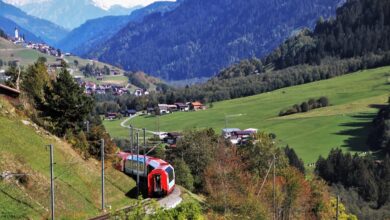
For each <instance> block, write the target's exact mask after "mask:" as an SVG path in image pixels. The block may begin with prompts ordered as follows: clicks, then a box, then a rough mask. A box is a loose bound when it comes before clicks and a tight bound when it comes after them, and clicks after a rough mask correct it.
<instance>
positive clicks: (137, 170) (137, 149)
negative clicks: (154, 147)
mask: <svg viewBox="0 0 390 220" xmlns="http://www.w3.org/2000/svg"><path fill="white" fill-rule="evenodd" d="M136 140H137V143H136V145H137V146H136V147H137V197H138V195H139V162H138V160H139V159H138V158H139V132H138V131H137V139H136Z"/></svg>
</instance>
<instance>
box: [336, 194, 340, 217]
mask: <svg viewBox="0 0 390 220" xmlns="http://www.w3.org/2000/svg"><path fill="white" fill-rule="evenodd" d="M339 200H340V197H339V196H337V200H336V220H339Z"/></svg>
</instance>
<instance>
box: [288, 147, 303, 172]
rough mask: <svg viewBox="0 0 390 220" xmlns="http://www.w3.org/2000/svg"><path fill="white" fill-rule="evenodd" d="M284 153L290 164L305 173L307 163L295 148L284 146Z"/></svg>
mask: <svg viewBox="0 0 390 220" xmlns="http://www.w3.org/2000/svg"><path fill="white" fill-rule="evenodd" d="M284 153H285V154H286V156H287V158H288V161H289V164H290V166H293V167H295V168H297V169H298V170H299V171H300V172H301V173H303V174H304V173H305V165H304V163H303V160H302V159H300V158H298V155H297V154H296V153H295V151H294V149H293V148H290V147H289V146H288V145H287V146H286V147H285V148H284Z"/></svg>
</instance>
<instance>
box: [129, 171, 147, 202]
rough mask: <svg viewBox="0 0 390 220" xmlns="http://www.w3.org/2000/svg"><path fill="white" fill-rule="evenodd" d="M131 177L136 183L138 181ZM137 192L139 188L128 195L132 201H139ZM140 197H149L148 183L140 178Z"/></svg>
mask: <svg viewBox="0 0 390 220" xmlns="http://www.w3.org/2000/svg"><path fill="white" fill-rule="evenodd" d="M129 176H130V177H132V178H133V179H134V181H137V177H136V176H131V175H129ZM137 191H138V189H137V186H135V187H134V188H132V189H131V190H130V191H128V192H127V193H126V196H127V197H129V198H132V199H137V198H138V195H137ZM139 195H142V198H147V197H148V183H147V180H146V178H140V187H139Z"/></svg>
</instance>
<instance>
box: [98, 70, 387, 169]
mask: <svg viewBox="0 0 390 220" xmlns="http://www.w3.org/2000/svg"><path fill="white" fill-rule="evenodd" d="M389 76H390V67H383V68H378V69H372V70H365V71H359V72H356V73H353V74H348V75H345V76H341V77H337V78H333V79H329V80H324V81H319V82H314V83H310V84H305V85H300V86H295V87H289V88H284V89H279V90H276V91H273V92H269V93H265V94H260V95H256V96H251V97H245V98H240V99H234V100H228V101H222V102H217V103H213V105H214V106H213V108H211V109H208V110H206V111H198V112H178V113H174V114H170V115H164V116H161V117H158V118H157V117H151V116H143V117H137V118H135V119H133V120H131V121H130V122H129V123H131V124H133V125H134V126H136V127H139V128H143V127H145V128H147V129H148V130H157V128H158V127H159V129H160V130H161V131H182V130H185V129H190V128H208V127H211V128H214V129H215V130H216V131H217V132H220V131H221V129H222V128H224V126H225V116H226V119H227V123H228V127H237V128H240V129H245V128H258V129H259V130H260V131H265V132H269V133H275V134H276V135H277V139H278V142H279V144H280V145H281V146H285V145H287V144H289V145H290V146H291V147H293V148H294V149H295V150H296V151H297V153H298V154H299V156H300V157H302V158H303V160H304V161H305V163H306V164H307V163H314V162H315V161H316V160H317V159H318V157H319V156H320V155H323V156H326V155H327V154H328V152H329V151H330V149H331V148H334V147H341V148H342V149H343V150H347V151H351V152H361V151H366V150H367V148H366V144H365V142H366V135H367V133H368V132H369V129H370V125H371V121H372V118H373V117H374V115H375V114H376V112H377V108H375V107H377V106H373V105H381V104H384V103H386V102H387V100H388V96H389V91H390V84H389V81H388V78H389ZM243 86H244V85H243ZM321 96H327V97H328V98H329V100H330V103H331V106H330V107H327V108H322V109H316V110H313V111H311V112H308V113H301V114H296V115H290V116H287V117H278V113H279V111H280V110H282V109H285V108H287V107H290V106H292V105H294V104H298V103H299V104H300V103H301V102H303V101H307V100H308V99H309V98H319V97H321ZM237 114H242V116H236V117H233V116H229V115H237ZM104 123H105V126H106V128H107V129H108V130H109V132H110V133H111V135H112V136H114V137H127V136H128V130H127V129H124V128H121V127H120V125H119V124H120V121H105V122H104Z"/></svg>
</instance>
